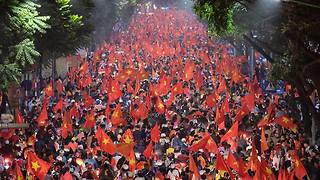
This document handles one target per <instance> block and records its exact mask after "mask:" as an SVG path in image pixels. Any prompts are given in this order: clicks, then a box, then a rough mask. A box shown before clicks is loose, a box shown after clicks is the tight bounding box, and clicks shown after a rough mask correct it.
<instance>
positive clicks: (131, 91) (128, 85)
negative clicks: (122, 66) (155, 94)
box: [127, 83, 135, 94]
mask: <svg viewBox="0 0 320 180" xmlns="http://www.w3.org/2000/svg"><path fill="white" fill-rule="evenodd" d="M127 91H128V93H130V94H134V93H135V91H134V89H133V88H132V86H131V85H130V84H129V83H127Z"/></svg>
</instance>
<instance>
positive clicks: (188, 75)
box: [183, 62, 195, 81]
mask: <svg viewBox="0 0 320 180" xmlns="http://www.w3.org/2000/svg"><path fill="white" fill-rule="evenodd" d="M194 69H195V64H194V63H193V62H187V63H186V65H185V68H184V75H183V80H184V81H189V80H190V79H192V78H193V70H194Z"/></svg>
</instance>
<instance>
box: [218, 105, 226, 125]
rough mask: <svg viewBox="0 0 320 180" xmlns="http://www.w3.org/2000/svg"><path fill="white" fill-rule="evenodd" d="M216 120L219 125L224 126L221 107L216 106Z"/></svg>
mask: <svg viewBox="0 0 320 180" xmlns="http://www.w3.org/2000/svg"><path fill="white" fill-rule="evenodd" d="M216 122H217V124H219V125H220V124H222V125H223V128H224V122H225V116H224V112H223V109H219V108H217V111H216ZM220 129H222V128H220Z"/></svg>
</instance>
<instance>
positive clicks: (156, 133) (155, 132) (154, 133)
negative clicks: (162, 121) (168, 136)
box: [150, 123, 160, 142]
mask: <svg viewBox="0 0 320 180" xmlns="http://www.w3.org/2000/svg"><path fill="white" fill-rule="evenodd" d="M150 135H151V140H152V141H153V142H159V140H160V130H159V126H158V123H156V125H155V126H154V127H153V128H152V129H151V132H150Z"/></svg>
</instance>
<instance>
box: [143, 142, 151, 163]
mask: <svg viewBox="0 0 320 180" xmlns="http://www.w3.org/2000/svg"><path fill="white" fill-rule="evenodd" d="M152 150H153V145H152V142H150V143H149V144H148V146H147V148H146V149H145V150H144V151H143V155H144V156H145V157H146V158H147V159H150V157H151V155H152Z"/></svg>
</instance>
